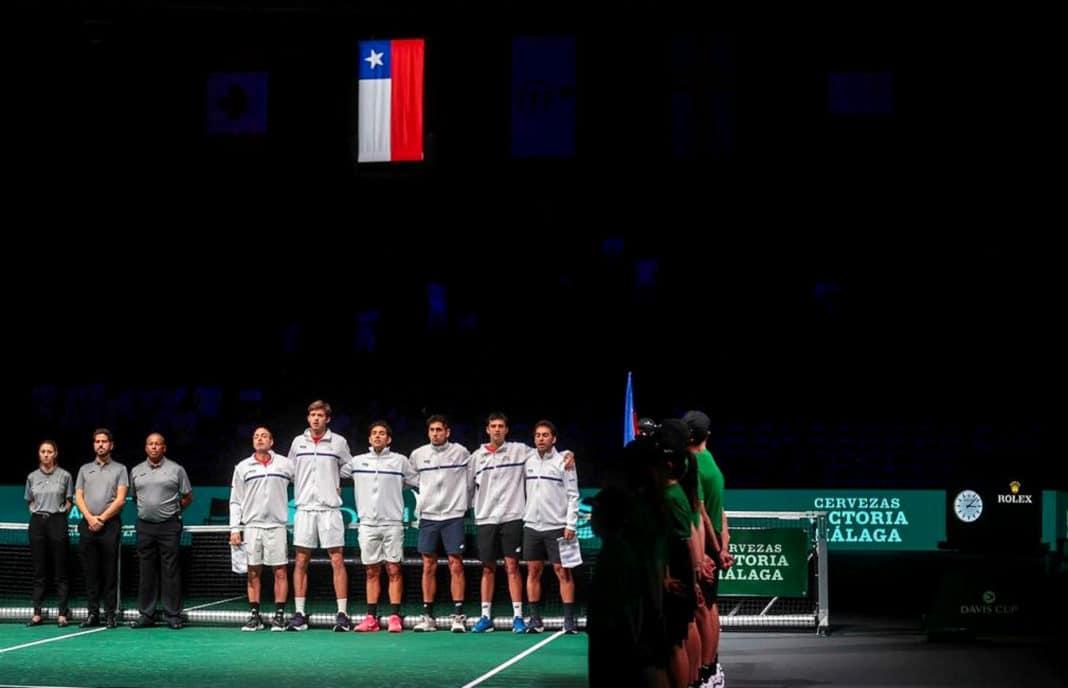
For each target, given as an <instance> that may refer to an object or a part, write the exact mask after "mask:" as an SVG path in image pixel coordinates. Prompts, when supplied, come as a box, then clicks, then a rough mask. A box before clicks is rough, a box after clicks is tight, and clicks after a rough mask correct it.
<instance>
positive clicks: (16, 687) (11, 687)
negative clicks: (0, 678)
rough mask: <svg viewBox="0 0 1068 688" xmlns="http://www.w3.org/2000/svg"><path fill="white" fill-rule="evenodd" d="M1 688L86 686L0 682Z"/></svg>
mask: <svg viewBox="0 0 1068 688" xmlns="http://www.w3.org/2000/svg"><path fill="white" fill-rule="evenodd" d="M0 688H85V686H35V685H30V684H23V683H0Z"/></svg>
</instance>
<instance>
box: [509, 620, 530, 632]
mask: <svg viewBox="0 0 1068 688" xmlns="http://www.w3.org/2000/svg"><path fill="white" fill-rule="evenodd" d="M526 632H527V625H526V624H525V623H523V617H521V616H517V617H515V618H514V619H512V633H526Z"/></svg>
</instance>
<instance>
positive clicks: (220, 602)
mask: <svg viewBox="0 0 1068 688" xmlns="http://www.w3.org/2000/svg"><path fill="white" fill-rule="evenodd" d="M243 599H245V596H244V595H238V596H237V597H227V598H226V599H225V600H219V601H218V602H208V603H207V604H198V605H197V606H195V607H189V608H187V609H186V610H185V611H187V612H191V611H193V610H194V609H203V608H204V607H214V606H215V605H217V604H222V603H223V602H233V601H234V600H243ZM0 688H3V686H0Z"/></svg>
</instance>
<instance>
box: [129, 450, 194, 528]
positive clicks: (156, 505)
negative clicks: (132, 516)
mask: <svg viewBox="0 0 1068 688" xmlns="http://www.w3.org/2000/svg"><path fill="white" fill-rule="evenodd" d="M130 490H131V492H132V493H133V496H134V498H135V499H137V518H139V519H141V520H142V521H151V522H153V523H159V522H161V521H166V520H167V519H169V518H172V517H174V516H177V515H178V514H180V513H182V504H181V502H182V497H184V496H185V495H187V494H189V493H190V492H192V491H193V488H192V487H191V486H190V485H189V476H187V475H186V474H185V469H184V468H182V467H181V466H180V465H178V464H177V463H175V462H174V461H171V460H170V459H168V458H167V457H166V456H164V457H163V458H162V459H160V462H159V463H158V464H153V463H152V462H151V461H149V460H148V459H145V460H144V461H142V462H141V463H139V464H137V465H136V466H134V467H133V468H132V469H130Z"/></svg>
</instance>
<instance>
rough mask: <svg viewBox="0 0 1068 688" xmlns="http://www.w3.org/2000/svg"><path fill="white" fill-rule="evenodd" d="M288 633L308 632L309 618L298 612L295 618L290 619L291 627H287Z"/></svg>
mask: <svg viewBox="0 0 1068 688" xmlns="http://www.w3.org/2000/svg"><path fill="white" fill-rule="evenodd" d="M286 630H287V631H306V630H308V617H306V616H304V613H303V612H296V613H294V614H293V616H291V617H289V625H288V626H286Z"/></svg>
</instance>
